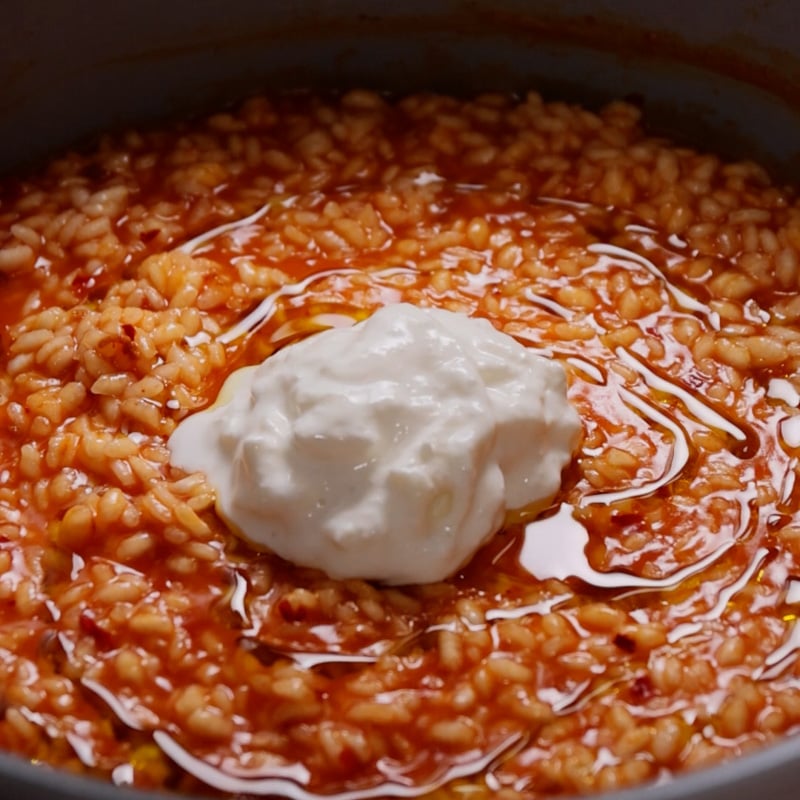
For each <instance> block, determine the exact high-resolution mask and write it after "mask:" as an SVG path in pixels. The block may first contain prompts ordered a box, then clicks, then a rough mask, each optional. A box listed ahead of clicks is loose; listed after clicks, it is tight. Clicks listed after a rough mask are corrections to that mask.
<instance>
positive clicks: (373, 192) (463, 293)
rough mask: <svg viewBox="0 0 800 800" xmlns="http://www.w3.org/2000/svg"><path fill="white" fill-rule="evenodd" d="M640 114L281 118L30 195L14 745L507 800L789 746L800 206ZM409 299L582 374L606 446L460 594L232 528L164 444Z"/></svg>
mask: <svg viewBox="0 0 800 800" xmlns="http://www.w3.org/2000/svg"><path fill="white" fill-rule="evenodd" d="M639 116H640V115H639V112H638V111H637V110H636V109H635V108H633V107H632V106H630V105H626V104H624V103H613V104H611V105H609V106H607V107H606V108H604V109H603V110H601V111H600V112H597V113H594V112H591V111H588V110H584V109H581V108H577V107H574V106H569V105H565V104H562V103H545V102H543V101H542V99H541V98H540V97H539V96H538V95H536V94H529V95H527V96H524V97H518V96H506V95H499V94H492V95H484V96H479V97H475V98H473V99H469V100H457V99H452V98H448V97H441V96H435V95H422V94H420V95H414V96H410V97H405V98H399V99H392V98H387V97H383V96H380V95H378V94H373V93H370V92H365V91H351V92H348V93H345V94H341V95H335V96H333V95H331V96H316V95H312V94H293V95H287V96H282V95H279V96H274V97H269V98H265V97H257V98H254V99H252V100H249V101H248V102H246V103H244V104H243V105H242V106H241V107H240V108H238V109H237V110H235V111H232V112H224V113H219V114H216V115H214V116H211V117H208V118H207V119H203V120H199V121H193V122H188V123H185V124H180V125H173V126H171V127H168V128H164V129H161V130H148V131H144V132H136V131H132V132H129V133H125V134H121V135H113V136H107V137H104V138H102V139H100V140H99V142H98V143H97V144H96V146H94V147H93V149H90V150H86V151H82V152H75V153H70V154H68V155H66V156H64V157H62V158H59V159H57V160H54V161H52V162H51V163H50V164H48V165H47V166H46V167H45V168H44V169H42V170H41V171H39V172H37V173H35V174H31V175H29V176H27V177H23V178H15V179H7V180H5V182H3V184H2V187H0V271H2V274H0V286H1V287H2V295H0V297H2V303H1V304H0V323H2V365H0V397H1V398H2V402H1V403H0V421H1V423H2V429H1V432H0V688H1V689H2V695H1V696H0V699H1V700H2V703H0V714H1V716H0V747H2V748H4V749H5V750H8V751H10V752H13V753H16V754H18V755H20V756H22V757H23V758H26V759H29V760H32V761H36V762H43V763H45V764H47V765H51V766H53V767H57V768H62V769H67V770H70V771H73V772H79V773H84V774H91V775H95V776H98V777H100V778H101V779H103V780H106V781H109V782H113V783H116V784H119V785H133V786H138V787H148V788H168V789H172V790H178V791H182V792H200V793H214V792H218V793H230V794H235V795H268V794H278V795H290V796H294V797H299V798H310V797H313V796H314V795H317V794H325V795H329V794H334V793H340V794H342V796H344V797H346V798H351V799H353V800H356V799H357V798H362V797H363V798H366V797H385V796H404V797H409V796H417V795H420V796H422V795H431V796H436V797H452V796H459V797H469V798H481V797H489V796H491V797H497V798H503V799H504V800H514V798H532V799H538V798H546V797H553V796H558V795H562V794H570V793H590V792H599V791H603V790H609V789H613V788H616V787H622V786H628V785H632V784H638V783H642V782H646V781H653V780H656V779H658V780H663V779H666V778H668V777H670V776H673V775H675V774H677V773H681V772H684V771H687V770H693V769H696V768H698V767H701V766H705V765H708V764H711V763H715V762H719V761H723V760H725V759H731V758H735V757H737V756H739V755H741V754H742V753H745V752H747V751H750V750H752V749H754V748H757V747H761V746H763V745H764V744H766V743H768V742H771V741H774V740H775V739H777V738H779V737H783V736H786V735H791V734H792V733H793V732H795V731H797V729H798V728H799V727H800V683H799V680H798V679H799V678H800V660H799V659H798V654H799V653H800V628H798V627H796V622H795V618H796V615H797V613H798V609H800V517H799V516H798V506H799V505H800V502H799V500H800V499H799V498H798V493H797V492H796V491H795V485H794V482H795V477H796V470H797V456H798V453H799V452H800V450H798V448H800V411H798V405H800V379H798V378H797V370H798V362H799V361H800V324H799V322H798V321H799V320H800V292H799V291H798V290H799V289H800V269H799V266H800V206H799V205H798V202H797V200H796V198H795V194H794V193H793V192H792V191H791V190H787V189H783V188H780V187H779V186H777V185H775V184H774V183H773V182H772V181H771V180H770V178H769V177H768V176H767V174H765V172H764V171H763V170H762V169H760V168H759V167H758V166H756V165H754V164H751V163H725V162H724V161H723V160H721V159H720V158H718V157H715V156H713V155H706V154H702V153H698V152H696V151H694V150H691V149H688V148H685V147H678V146H676V145H674V144H672V143H670V142H668V141H665V140H663V139H659V138H655V137H653V136H651V135H649V134H648V133H647V132H646V129H645V128H644V127H643V125H642V122H641V120H640V118H639ZM399 302H404V303H410V304H413V305H416V306H421V307H438V308H444V309H447V310H450V311H455V312H459V313H462V314H465V315H469V316H474V317H482V318H485V319H488V320H489V321H490V322H491V324H492V325H493V326H494V327H495V328H496V329H498V330H499V331H502V332H504V333H506V334H509V335H510V336H512V337H514V338H515V339H516V340H517V341H518V342H521V343H523V344H524V345H526V346H528V347H530V348H534V349H535V350H537V351H539V352H540V353H541V354H542V355H544V356H546V357H548V358H550V359H554V360H556V361H557V362H559V363H560V364H561V365H562V366H563V368H564V370H565V371H566V374H567V381H568V394H569V400H570V403H571V404H572V405H573V406H574V408H575V409H576V410H577V412H578V413H579V415H580V419H581V428H582V433H581V439H580V443H579V445H578V449H577V450H576V452H575V455H574V457H573V459H572V461H571V463H570V464H569V466H568V467H567V468H566V470H565V471H564V473H563V479H562V483H561V489H560V491H559V493H558V495H557V497H556V498H555V500H554V501H553V502H552V504H551V505H550V507H549V508H548V509H546V510H545V511H544V512H542V513H541V514H540V515H539V516H538V517H536V518H535V519H534V518H533V517H532V516H525V515H524V514H523V515H519V514H518V515H515V516H513V517H509V519H508V520H507V522H506V524H505V525H504V527H503V529H502V530H501V531H500V532H498V533H497V534H496V535H495V536H493V537H492V538H491V540H490V541H489V543H488V544H487V545H486V546H484V547H483V549H482V550H480V551H479V552H478V553H477V554H476V555H475V557H474V558H472V559H471V560H470V561H469V562H468V563H467V564H466V566H464V567H462V568H461V569H460V570H459V571H457V572H456V573H455V574H454V575H453V576H452V577H451V578H449V579H448V580H445V581H443V582H439V583H429V584H420V585H408V586H406V585H400V586H385V585H382V584H380V583H374V582H368V581H362V580H346V581H336V580H333V579H331V578H328V577H327V576H326V575H325V574H324V573H323V572H318V571H315V570H311V569H304V568H301V567H297V566H294V565H292V564H290V563H287V562H285V561H282V560H281V559H279V558H278V557H276V556H274V555H271V554H270V553H268V552H263V551H259V550H257V549H256V548H254V547H253V546H251V545H250V544H248V543H247V542H246V541H245V540H243V539H241V538H239V537H238V536H236V535H234V534H233V533H232V532H231V531H230V530H228V528H227V527H226V525H225V524H224V523H223V522H222V521H221V519H220V518H219V517H218V516H217V514H216V512H215V506H214V502H215V493H214V488H213V487H212V486H211V485H210V484H209V482H208V480H207V478H206V477H205V476H204V474H202V473H199V472H198V473H191V474H187V473H186V472H184V471H182V470H180V469H178V468H177V467H175V466H172V465H171V463H170V451H169V448H168V446H167V441H168V439H169V437H170V435H171V434H172V433H173V432H174V430H175V428H176V426H177V425H178V423H179V422H181V421H182V420H184V419H185V418H187V417H188V416H189V415H191V414H193V413H194V412H196V411H199V410H201V409H204V408H206V407H208V406H209V405H210V404H211V403H212V402H213V401H214V400H215V398H216V396H217V393H218V391H219V388H220V386H221V385H222V383H223V381H224V380H225V378H226V377H227V376H228V375H229V374H231V373H232V372H233V371H234V370H235V369H238V368H239V367H242V366H244V365H248V364H256V363H260V362H262V361H263V360H264V359H267V358H269V357H270V355H271V354H273V353H276V352H277V351H279V350H280V349H281V348H283V347H285V346H291V345H292V344H293V343H294V342H296V341H297V340H299V339H303V338H305V337H309V336H313V335H315V334H317V333H318V332H320V331H322V330H323V329H325V328H327V327H329V326H330V325H332V324H336V325H341V324H343V322H349V321H354V320H356V321H357V320H363V319H365V318H367V317H368V316H370V315H371V314H372V313H373V312H374V311H375V310H377V309H378V308H380V307H382V306H386V305H390V304H395V303H399ZM399 513H402V512H399Z"/></svg>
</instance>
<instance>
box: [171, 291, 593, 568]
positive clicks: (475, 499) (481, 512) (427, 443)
mask: <svg viewBox="0 0 800 800" xmlns="http://www.w3.org/2000/svg"><path fill="white" fill-rule="evenodd" d="M579 431H580V421H579V419H578V415H577V413H576V412H575V410H574V409H573V408H572V407H571V406H570V404H569V403H568V402H567V398H566V379H565V375H564V371H563V369H562V367H561V366H560V365H559V364H557V363H555V362H553V361H550V360H548V359H546V358H542V357H540V356H537V355H535V354H534V353H533V352H532V351H531V350H529V349H527V348H525V347H524V346H522V345H521V344H519V343H518V342H517V341H515V340H514V339H513V338H511V337H510V336H507V335H506V334H503V333H500V332H499V331H497V330H495V329H494V328H493V327H492V325H491V324H490V323H489V322H487V321H486V320H481V319H473V318H470V317H466V316H464V315H461V314H456V313H452V312H449V311H444V310H439V309H422V308H417V307H415V306H411V305H405V304H401V305H393V306H388V307H386V308H383V309H381V310H379V311H377V312H376V313H375V314H373V315H372V317H370V318H369V319H367V320H366V321H364V322H361V323H359V324H356V325H354V326H352V327H350V328H335V329H331V330H327V331H325V332H322V333H318V334H316V335H315V336H313V337H310V338H308V339H305V340H304V341H302V342H300V343H298V344H293V345H290V346H288V347H286V348H284V349H283V350H281V351H280V352H278V353H277V354H276V355H274V356H271V357H270V358H268V359H267V360H266V361H264V362H263V363H262V364H261V365H259V366H257V367H249V368H245V369H244V370H240V371H239V372H238V373H234V375H233V376H232V377H231V378H230V379H229V380H228V382H227V383H226V385H225V387H223V391H222V393H221V395H220V400H218V402H217V403H216V404H215V405H214V406H213V407H212V408H210V409H208V410H207V411H202V412H199V413H197V414H195V415H193V416H191V417H189V418H187V419H186V420H184V421H183V422H182V423H181V424H180V425H179V426H178V428H177V429H176V431H175V433H174V434H173V435H172V437H171V439H170V442H169V444H170V447H171V450H172V462H173V464H175V465H177V466H180V467H182V468H184V469H186V470H190V471H194V470H200V471H203V472H205V473H206V475H207V476H208V480H209V482H210V483H211V484H212V486H213V487H214V488H215V489H216V493H217V511H218V513H219V514H220V516H221V517H222V518H223V519H224V520H226V521H227V522H228V524H230V526H231V527H232V528H233V529H234V530H236V531H238V532H239V533H240V534H241V535H242V536H244V537H245V538H247V539H249V540H250V541H252V542H253V543H254V544H256V545H258V546H262V547H265V548H268V549H269V550H271V551H273V552H274V553H276V554H278V555H279V556H282V557H283V558H285V559H287V560H289V561H291V562H294V563H295V564H299V565H303V566H309V567H317V568H319V569H321V570H323V571H324V572H326V573H327V574H328V575H330V576H331V577H334V578H364V579H370V580H376V581H383V582H386V583H392V584H402V583H427V582H432V581H437V580H441V579H443V578H445V577H447V576H449V575H451V574H452V573H453V572H455V571H456V570H457V569H458V568H459V567H461V566H462V565H463V564H464V563H465V562H466V561H468V560H469V558H470V557H471V556H472V555H473V554H474V553H475V551H476V550H477V549H478V548H479V547H480V546H481V545H482V544H484V543H485V542H486V541H487V540H488V539H489V538H490V537H491V536H492V534H493V533H495V532H496V531H497V530H498V528H499V527H500V526H501V524H502V522H503V519H504V516H505V514H506V512H507V511H509V510H515V509H521V508H528V507H537V506H538V507H542V506H543V505H544V504H546V503H547V502H549V501H550V500H551V499H552V497H553V495H554V494H555V493H556V491H557V490H558V488H559V485H560V482H561V470H562V469H563V467H564V466H565V465H566V464H567V462H568V461H569V459H570V457H571V454H572V451H573V449H574V447H575V445H576V443H577V439H578V436H579Z"/></svg>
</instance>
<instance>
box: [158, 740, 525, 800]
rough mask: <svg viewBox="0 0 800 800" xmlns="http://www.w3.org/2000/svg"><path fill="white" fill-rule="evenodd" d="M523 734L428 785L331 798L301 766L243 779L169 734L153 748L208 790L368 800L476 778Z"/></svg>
mask: <svg viewBox="0 0 800 800" xmlns="http://www.w3.org/2000/svg"><path fill="white" fill-rule="evenodd" d="M523 738H524V736H523V734H519V733H516V734H511V735H510V736H507V737H506V738H504V739H503V740H502V741H501V742H500V744H498V745H496V746H495V747H493V748H492V749H491V750H488V751H487V752H484V753H482V754H480V755H476V754H475V753H470V754H469V755H468V756H467V757H466V758H465V759H464V760H462V761H460V762H458V763H456V764H454V765H452V766H451V767H449V768H448V769H446V770H444V771H442V772H441V774H439V775H437V776H436V777H435V778H432V779H431V780H430V781H427V782H422V783H420V784H415V785H409V784H407V783H401V782H399V781H393V780H385V781H382V782H380V783H377V784H376V785H374V786H370V787H368V788H364V789H352V790H349V791H344V792H338V793H333V794H318V793H316V792H313V791H310V790H309V789H306V788H304V785H305V784H307V783H308V780H309V774H308V770H307V769H306V768H305V767H304V766H303V765H301V764H297V765H288V766H286V767H283V768H281V767H273V766H270V767H269V775H268V776H267V777H245V776H243V775H237V774H234V773H231V772H226V771H223V770H222V769H220V768H219V767H216V766H214V765H212V764H209V763H208V762H207V761H204V760H203V759H201V758H198V757H197V756H193V755H192V754H191V753H189V752H188V751H187V750H185V749H184V748H183V747H182V746H181V745H180V744H179V743H178V742H177V741H176V740H175V739H174V738H173V737H172V736H171V735H170V734H169V733H167V732H166V731H163V730H159V731H155V733H154V734H153V739H154V740H155V742H156V744H157V745H158V746H159V747H160V748H161V749H162V750H163V751H164V752H165V753H166V754H167V755H168V756H169V757H170V758H171V759H172V760H173V761H174V762H175V763H176V764H177V765H178V766H180V767H182V768H183V769H184V770H186V771H187V772H188V773H189V774H191V775H194V776H196V777H197V778H199V779H200V780H202V781H203V782H204V783H205V784H207V785H208V786H211V787H213V788H215V789H219V790H220V791H223V792H229V793H231V794H243V795H259V796H264V795H274V796H278V797H289V798H292V800H320V799H321V798H330V800H370V798H376V797H419V796H421V795H425V794H429V793H430V792H434V791H436V790H437V789H439V788H441V787H442V786H445V785H446V784H448V783H450V782H451V781H455V780H458V779H460V778H467V777H470V776H472V775H479V774H481V773H483V772H485V771H486V770H487V769H488V768H489V767H490V766H491V765H492V764H493V763H494V762H495V761H497V759H498V758H501V757H502V756H504V755H506V754H508V753H509V751H511V750H512V749H513V748H515V747H516V746H517V745H519V743H520V742H521V741H522V740H523Z"/></svg>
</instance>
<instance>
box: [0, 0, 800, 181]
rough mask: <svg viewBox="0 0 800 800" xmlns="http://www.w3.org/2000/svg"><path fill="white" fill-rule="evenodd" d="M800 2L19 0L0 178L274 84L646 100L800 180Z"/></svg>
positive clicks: (730, 149)
mask: <svg viewBox="0 0 800 800" xmlns="http://www.w3.org/2000/svg"><path fill="white" fill-rule="evenodd" d="M795 8H796V4H795V3H794V2H792V0H788V1H787V2H775V0H772V2H768V1H767V0H761V1H760V2H753V1H752V0H751V1H750V2H725V3H714V2H711V3H701V2H690V1H689V0H674V1H673V2H670V3H655V4H654V3H641V2H639V0H614V1H613V2H611V0H606V1H605V2H603V0H599V1H598V2H591V0H567V2H553V1H550V2H543V1H541V0H540V1H539V2H536V0H528V1H527V2H526V1H525V0H493V1H492V0H407V2H404V3H388V2H379V1H376V0H372V2H369V1H368V0H321V1H320V0H294V2H286V1H285V0H278V1H276V2H268V1H267V0H237V2H234V3H220V2H219V1H218V0H193V2H186V3H184V2H163V0H139V2H130V1H128V2H122V3H109V2H100V0H61V2H58V3H53V2H49V0H27V2H26V0H7V2H6V3H4V11H5V14H4V22H5V24H4V25H3V27H2V29H0V40H2V41H0V86H1V87H2V89H0V171H8V170H13V169H15V168H18V167H19V166H20V165H25V164H29V163H31V162H35V161H37V160H40V159H41V158H43V157H44V156H45V155H46V154H47V153H49V152H52V151H53V150H57V149H60V148H63V147H65V146H68V145H71V144H73V143H74V142H76V141H79V140H80V139H82V138H83V137H86V136H87V135H89V134H91V133H92V132H94V131H97V130H102V129H107V128H118V127H122V126H125V125H130V124H133V123H136V122H141V121H143V120H151V119H156V118H163V117H165V116H171V115H180V114H186V113H192V112H194V111H197V110H202V109H205V108H211V107H214V106H215V105H217V104H222V103H224V102H227V101H229V100H231V99H235V98H238V97H241V96H243V95H246V94H248V93H251V92H255V91H259V90H263V89H265V88H266V89H269V88H273V87H299V86H306V85H315V86H323V87H330V88H336V87H340V86H348V85H370V86H373V87H379V88H390V89H395V90H398V91H403V90H408V89H412V88H419V87H425V88H432V89H439V90H445V91H451V92H467V91H471V90H475V89H486V88H497V87H501V88H512V89H518V90H524V89H527V88H537V89H540V90H543V91H544V92H545V93H546V94H547V95H549V96H554V97H564V98H565V99H570V100H580V101H583V102H588V103H590V104H594V105H596V104H598V103H601V102H603V101H604V100H608V99H610V98H612V97H616V96H619V95H623V96H626V95H628V96H635V97H637V98H644V100H645V103H646V107H647V112H648V118H649V119H650V120H651V122H652V124H653V126H654V128H655V129H656V130H657V131H659V132H663V133H666V134H669V135H673V136H676V137H677V138H679V139H682V140H685V141H689V142H695V143H700V144H702V145H703V146H705V147H714V148H716V149H718V150H722V151H724V152H725V153H726V154H729V155H731V156H735V157H741V156H754V157H756V158H758V159H760V160H762V161H764V162H766V163H767V165H768V166H769V167H770V168H771V169H772V170H773V172H774V173H776V175H777V176H778V177H779V178H780V179H786V180H800V145H798V144H797V143H798V142H800V101H798V95H800V26H797V25H796V24H795V16H796V11H795Z"/></svg>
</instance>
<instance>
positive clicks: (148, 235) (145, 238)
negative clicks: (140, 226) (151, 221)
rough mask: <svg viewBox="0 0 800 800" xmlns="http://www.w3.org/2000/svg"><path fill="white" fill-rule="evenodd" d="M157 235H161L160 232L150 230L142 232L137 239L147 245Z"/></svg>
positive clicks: (156, 229) (153, 229)
mask: <svg viewBox="0 0 800 800" xmlns="http://www.w3.org/2000/svg"><path fill="white" fill-rule="evenodd" d="M159 233H161V231H160V230H159V229H158V228H150V229H149V230H146V231H142V232H141V233H140V234H139V239H140V240H141V241H142V242H144V243H145V244H149V243H150V242H152V241H153V239H155V238H156V236H158V234H159Z"/></svg>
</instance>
